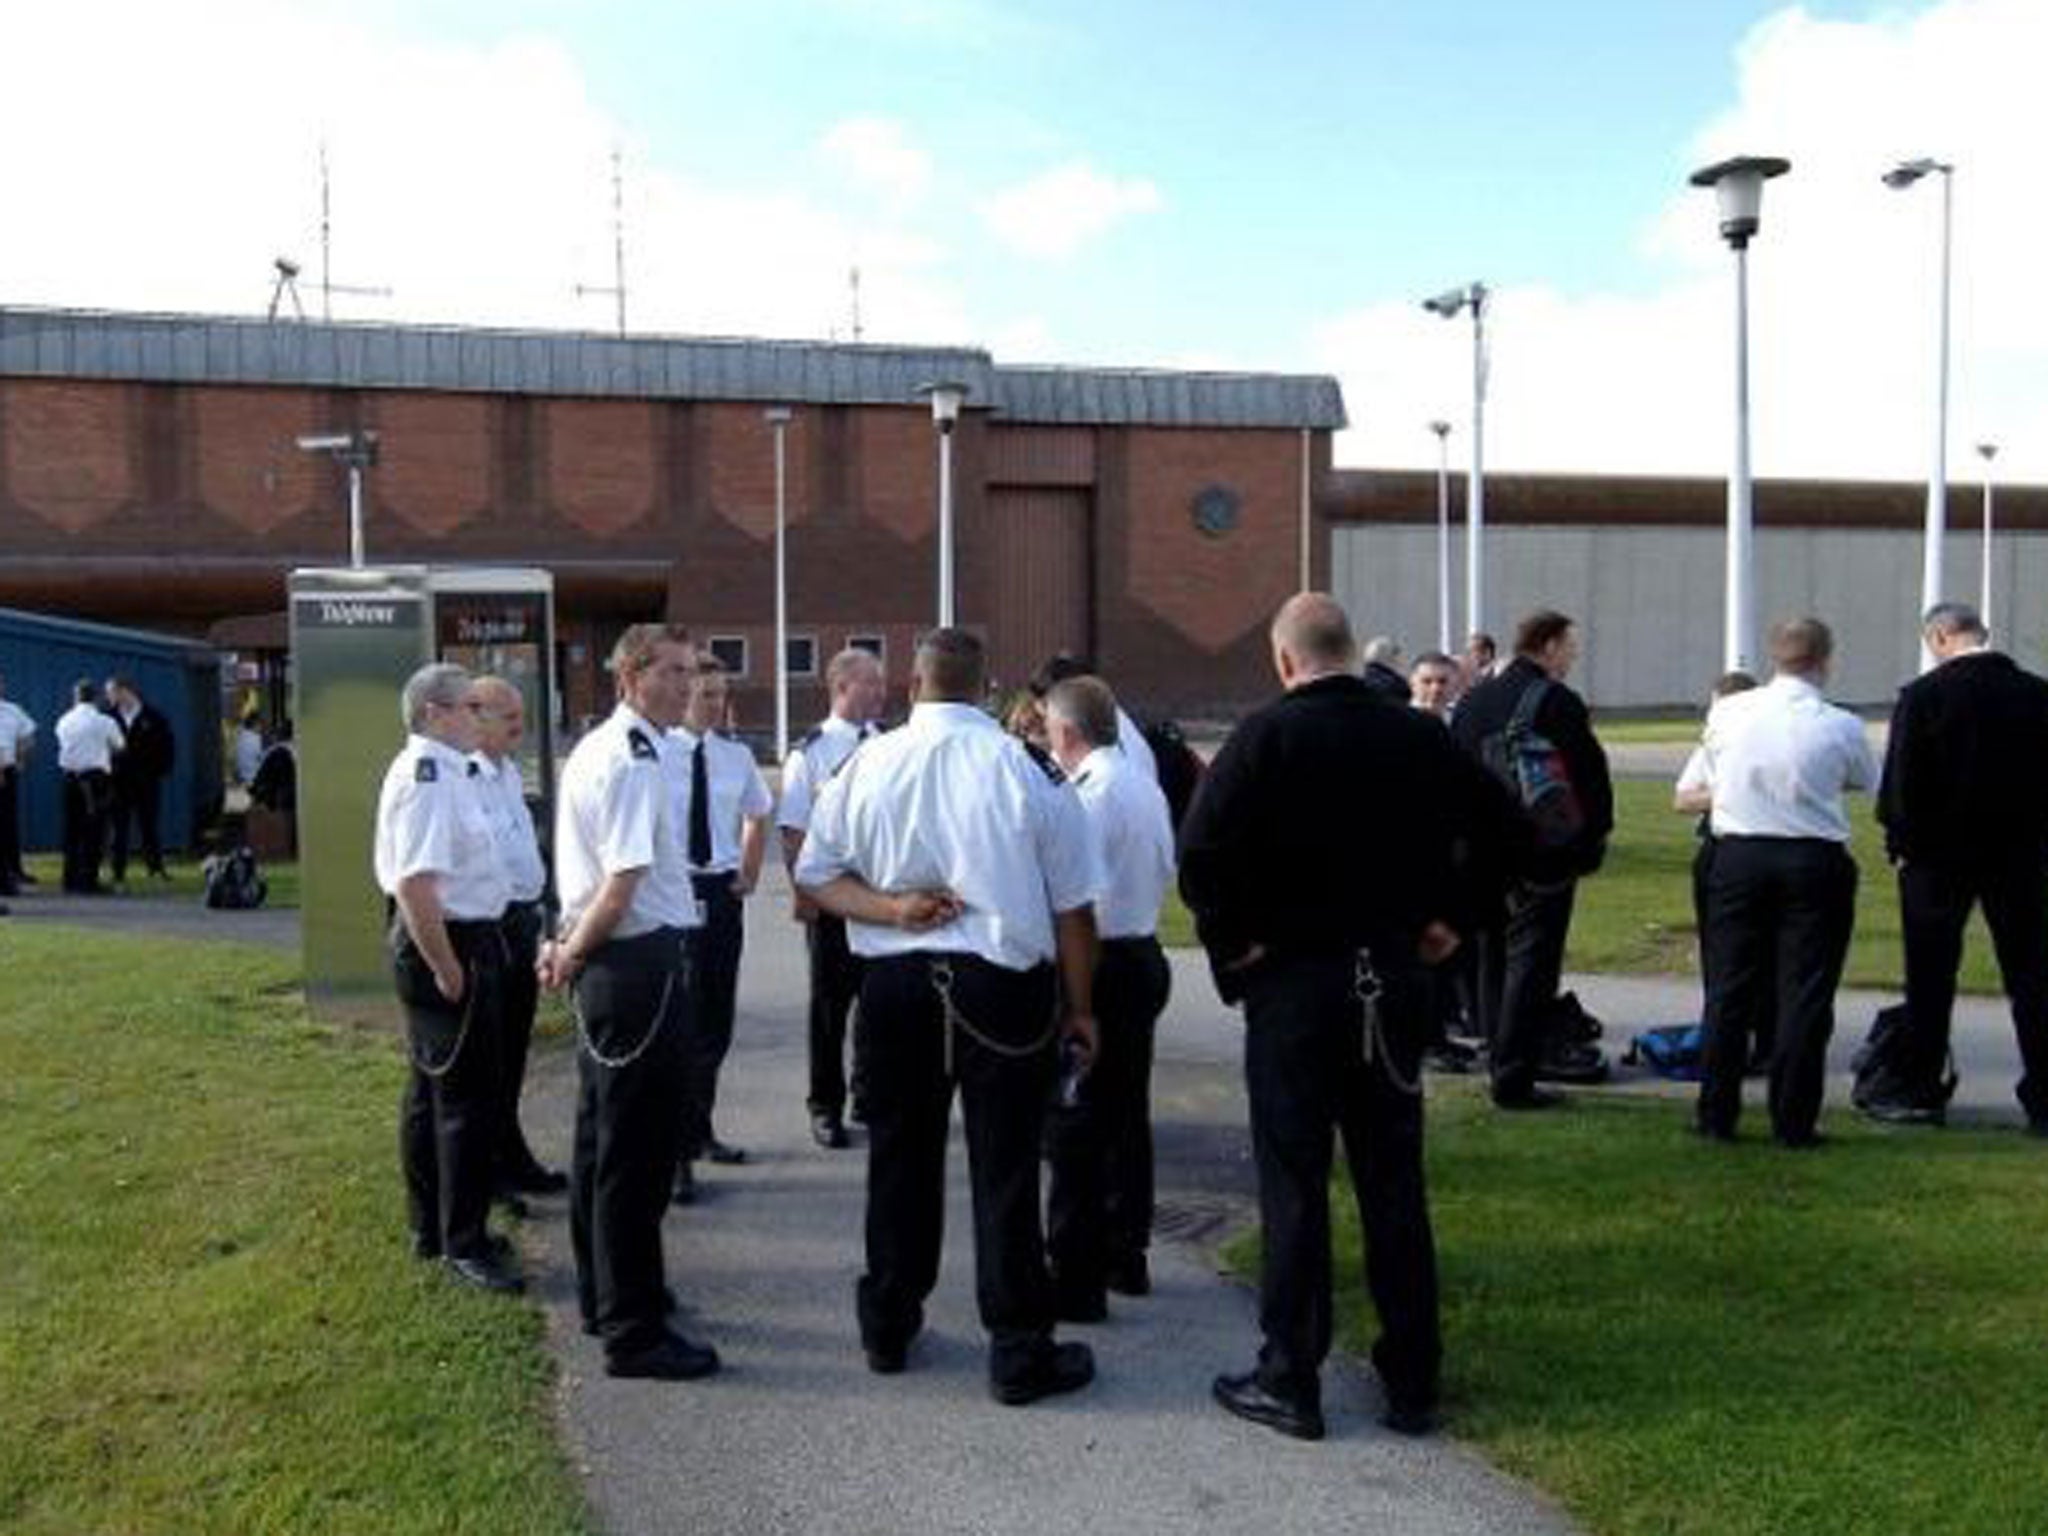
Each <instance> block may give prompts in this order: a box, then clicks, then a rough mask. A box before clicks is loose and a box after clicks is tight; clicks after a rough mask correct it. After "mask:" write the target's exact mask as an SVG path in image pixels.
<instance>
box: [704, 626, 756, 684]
mask: <svg viewBox="0 0 2048 1536" xmlns="http://www.w3.org/2000/svg"><path fill="white" fill-rule="evenodd" d="M709 644H710V647H711V654H712V655H713V656H715V657H717V658H718V664H719V665H720V666H721V667H723V668H725V670H726V672H727V673H729V674H730V675H731V676H733V677H745V676H746V675H747V642H746V639H745V637H744V636H741V635H713V636H712V637H711V639H710V641H709Z"/></svg>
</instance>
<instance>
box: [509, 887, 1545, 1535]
mask: <svg viewBox="0 0 2048 1536" xmlns="http://www.w3.org/2000/svg"><path fill="white" fill-rule="evenodd" d="M782 889H783V888H782V887H781V886H780V885H779V883H778V885H777V887H776V889H775V890H773V891H764V893H763V895H762V897H761V898H759V899H758V900H757V901H755V902H753V903H750V912H749V922H748V931H747V945H748V949H747V959H746V966H745V970H744V972H743V974H742V981H741V1017H740V1023H739V1029H738V1040H737V1041H736V1043H735V1046H734V1049H733V1054H732V1056H731V1057H730V1058H729V1059H728V1061H727V1065H726V1069H725V1075H724V1078H723V1086H722V1089H721V1098H720V1103H719V1111H718V1123H719V1130H720V1133H721V1135H723V1136H724V1137H725V1138H726V1139H727V1140H729V1141H732V1142H735V1143H737V1144H739V1145H742V1146H744V1147H746V1148H747V1149H748V1151H749V1152H750V1154H751V1161H750V1162H749V1163H748V1164H747V1165H746V1166H744V1167H740V1168H732V1169H724V1168H713V1169H707V1170H703V1171H701V1172H700V1178H699V1185H700V1188H701V1190H702V1194H701V1196H700V1200H699V1203H698V1204H697V1205H695V1206H693V1207H691V1208H688V1209H685V1210H672V1211H671V1212H670V1215H669V1219H668V1221H667V1223H666V1234H667V1242H668V1254H669V1274H670V1283H671V1285H672V1286H673V1287H674V1289H675V1290H676V1291H677V1292H678V1294H679V1295H680V1296H681V1297H682V1299H683V1301H684V1303H685V1305H686V1307H687V1309H688V1310H687V1313H686V1315H685V1318H684V1326H685V1327H686V1329H688V1331H690V1332H691V1333H692V1334H694V1335H696V1336H699V1337H702V1338H705V1339H708V1340H710V1341H711V1342H713V1343H715V1344H716V1345H717V1347H718V1350H719V1352H720V1354H721V1355H722V1356H723V1357H724V1360H725V1366H726V1368H725V1370H724V1371H723V1372H722V1373H721V1374H720V1375H719V1376H717V1377H715V1378H713V1379H712V1380H710V1381H708V1382H703V1383H694V1384H686V1385H670V1384H661V1383H648V1382H619V1381H612V1380H610V1379H608V1378H607V1377H606V1376H605V1375H604V1374H603V1370H602V1360H601V1355H600V1353H599V1350H598V1347H597V1345H596V1343H595V1342H594V1341H592V1340H589V1339H586V1338H584V1337H583V1336H582V1334H581V1333H580V1331H579V1329H578V1327H577V1319H576V1313H575V1303H574V1297H573V1295H572V1293H571V1289H570V1284H569V1273H570V1270H569V1262H568V1254H567V1232H566V1227H565V1223H564V1221H563V1219H562V1215H561V1212H560V1210H559V1209H547V1210H545V1211H544V1212H542V1213H540V1215H539V1216H538V1219H536V1220H535V1221H533V1222H531V1223H529V1224H528V1226H527V1228H526V1230H525V1234H524V1237H523V1241H524V1242H525V1245H526V1247H527V1251H528V1255H529V1262H530V1264H531V1266H532V1268H533V1270H534V1271H535V1272H536V1274H537V1275H538V1277H539V1278H540V1281H541V1288H542V1294H543V1297H544V1300H545V1304H546V1309H547V1317H548V1329H549V1335H550V1339H551V1341H552V1343H553V1344H554V1346H555V1348H556V1350H557V1352H558V1353H559V1355H560V1357H561V1359H562V1361H563V1366H564V1376H563V1384H562V1416H563V1421H564V1423H565V1425H566V1432H567V1435H568V1440H569V1444H570V1447H571V1452H572V1454H573V1455H574V1456H575V1458H576V1460H577V1462H578V1464H579V1466H580V1467H581V1469H582V1470H583V1472H584V1475H585V1477H586V1479H587V1484H588V1487H589V1490H590V1497H591V1500H592V1502H593V1504H594V1505H595V1507H596V1509H597V1511H598V1516H599V1518H600V1520H601V1521H602V1522H603V1524H604V1526H605V1527H606V1528H607V1529H608V1530H611V1531H614V1532H620V1533H627V1532H632V1533H638V1532H654V1531H682V1530H688V1531H716V1532H721V1533H732V1536H743V1533H755V1532H760V1533H767V1532H784V1531H799V1532H810V1531H821V1530H822V1531H830V1532H832V1533H835V1536H840V1533H845V1536H864V1533H869V1532H875V1533H881V1532H888V1533H921V1532H948V1533H952V1532H963V1531H965V1532H977V1533H1003V1532H1019V1533H1024V1532H1030V1533H1033V1536H1037V1533H1042V1532H1046V1531H1080V1530H1117V1531H1133V1532H1161V1533H1170V1532H1211V1531H1214V1532H1240V1531H1244V1530H1248V1529H1254V1528H1257V1529H1265V1530H1275V1531H1286V1532H1289V1533H1312V1532H1322V1531H1330V1532H1340V1531H1341V1532H1345V1533H1352V1532H1356V1531H1359V1530H1375V1529H1377V1530H1389V1531H1400V1532H1403V1533H1404V1536H1405V1533H1411V1532H1412V1533H1446V1536H1448V1533H1465V1532H1470V1533H1482V1532H1497V1533H1506V1532H1559V1531H1568V1530H1570V1529H1571V1526H1570V1524H1569V1522H1567V1521H1566V1520H1565V1519H1564V1517H1563V1516H1562V1515H1561V1514H1560V1513H1559V1512H1558V1511H1557V1510H1556V1509H1555V1508H1554V1507H1552V1506H1551V1505H1549V1504H1548V1503H1547V1502H1546V1501H1545V1500H1544V1499H1543V1498H1542V1497H1541V1496H1540V1495H1538V1494H1537V1493H1535V1492H1534V1491H1532V1490H1530V1489H1529V1488H1527V1487H1525V1486H1523V1485H1520V1484H1517V1483H1514V1482H1511V1481H1509V1480H1508V1479H1506V1478H1504V1477H1503V1476H1501V1475H1500V1474H1499V1473H1497V1472H1495V1471H1493V1470H1492V1469H1490V1468H1489V1467H1488V1466H1486V1464H1485V1463H1484V1462H1482V1461H1481V1460H1480V1459H1479V1458H1478V1457H1477V1456H1475V1455H1474V1454H1472V1453H1471V1452H1470V1451H1468V1450H1466V1449H1464V1448H1462V1447H1460V1446H1459V1445H1457V1444H1456V1442H1455V1441H1452V1440H1444V1439H1438V1440H1433V1441H1422V1442H1416V1441H1408V1440H1403V1439H1401V1438H1399V1437H1396V1436H1393V1435H1390V1434H1388V1433H1387V1432H1386V1431H1384V1430H1382V1429H1380V1427H1379V1426H1378V1424H1377V1423H1376V1421H1375V1417H1374V1415H1375V1414H1376V1412H1377V1410H1378V1391H1377V1388H1376V1386H1375V1385H1374V1384H1373V1382H1372V1378H1371V1373H1370V1372H1369V1371H1361V1370H1358V1369H1355V1368H1352V1367H1349V1366H1338V1367H1335V1368H1333V1369H1332V1370H1331V1371H1330V1373H1329V1378H1330V1379H1329V1380H1328V1382H1327V1384H1326V1408H1327V1410H1328V1412H1329V1417H1330V1432H1331V1433H1330V1438H1329V1439H1328V1440H1327V1441H1325V1442H1323V1443H1322V1444H1320V1445H1304V1444H1301V1443H1299V1442H1296V1441H1292V1440H1287V1439H1285V1438H1283V1437H1281V1436H1279V1435H1276V1434H1274V1433H1272V1432H1271V1431H1269V1430H1264V1429H1260V1428H1258V1427H1256V1426H1254V1425H1250V1424H1245V1423H1242V1422H1240V1421H1238V1420H1236V1419H1233V1418H1231V1417H1229V1416H1228V1415H1226V1414H1225V1413H1223V1412H1222V1410H1220V1409H1219V1408H1217V1407H1215V1406H1214V1405H1213V1404H1212V1403H1211V1402H1210V1400H1209V1382H1210V1380H1211V1378H1212V1377H1213V1376H1214V1375H1215V1374H1216V1373H1217V1372H1218V1371H1221V1370H1237V1369H1242V1368H1243V1367H1244V1366H1246V1365H1247V1364H1248V1363H1249V1361H1250V1359H1251V1355H1252V1352H1253V1349H1254V1346H1255V1344H1256V1335H1255V1332H1254V1329H1253V1325H1252V1302H1251V1297H1250V1296H1249V1294H1248V1293H1247V1292H1245V1291H1244V1290H1243V1289H1242V1288H1241V1287H1239V1286H1237V1285H1234V1284H1232V1283H1229V1282H1226V1281H1224V1280H1222V1279H1220V1278H1218V1276H1217V1274H1216V1271H1215V1266H1214V1263H1213V1260H1212V1258H1211V1256H1210V1254H1209V1253H1208V1251H1207V1250H1206V1249H1204V1248H1203V1247H1201V1246H1200V1245H1199V1243H1198V1242H1192V1241H1161V1242H1159V1243H1158V1244H1157V1245H1156V1246H1155V1247H1154V1250H1153V1254H1154V1287H1155V1288H1154V1294H1153V1295H1151V1296H1150V1297H1147V1298H1144V1299H1142V1300H1127V1299H1125V1298H1122V1297H1112V1298H1111V1303H1112V1306H1111V1314H1112V1315H1111V1319H1110V1321H1109V1322H1108V1323H1107V1324H1104V1325H1101V1326H1097V1327H1091V1328H1082V1329H1072V1328H1070V1329H1066V1330H1063V1336H1065V1337H1072V1338H1083V1339H1086V1340H1087V1341H1088V1342H1089V1343H1091V1344H1092V1345H1093V1346H1094V1348H1095V1351H1096V1360H1097V1366H1098V1371H1099V1374H1098V1377H1097V1379H1096V1381H1095V1383H1094V1384H1093V1385H1092V1386H1090V1387H1089V1388H1087V1389H1086V1390H1085V1391H1082V1392H1080V1393H1078V1394H1075V1395H1074V1396H1072V1397H1069V1398H1064V1399H1058V1400H1054V1401H1052V1402H1048V1403H1041V1404H1038V1405H1036V1406H1033V1407H1029V1408H1022V1409H1016V1408H1002V1407H999V1406H997V1405H996V1404H995V1403H994V1402H992V1401H991V1400H990V1398H989V1396H988V1391H987V1385H986V1373H985V1368H984V1362H985V1353H984V1335H983V1333H982V1331H981V1327H980V1325H979V1323H978V1322H977V1320H976V1318H975V1314H974V1304H973V1262H972V1253H971V1246H972V1245H971V1226H970V1223H969V1221H968V1213H967V1206H966V1198H965V1187H966V1167H965V1161H964V1154H963V1151H962V1148H961V1146H960V1143H959V1140H958V1136H957V1132H956V1135H955V1139H954V1144H953V1148H952V1152H951V1155H950V1160H949V1164H948V1191H949V1201H948V1208H947V1218H946V1219H947V1228H946V1238H947V1241H946V1252H945V1260H944V1265H943V1269H942V1272H941V1275H940V1280H939V1285H938V1289H937V1291H936V1292H935V1294H934V1295H933V1298H932V1304H931V1307H930V1321H929V1324H928V1326H927V1328H926V1331H925V1333H924V1334H923V1336H922V1337H921V1338H920V1339H919V1341H918V1342H917V1343H916V1344H915V1345H914V1346H913V1347H912V1350H911V1357H910V1369H909V1370H908V1371H907V1372H906V1373H905V1374H903V1375H901V1376H896V1377H890V1378H886V1379H885V1378H882V1377H877V1376H872V1375H870V1374H869V1373H868V1371H867V1369H866V1366H865V1364H864V1363H863V1360H862V1357H861V1352H860V1347H859V1342H858V1338H857V1335H856V1332H855V1327H854V1317H853V1284H854V1278H855V1276H856V1275H857V1274H858V1272H859V1267H860V1250H861V1237H860V1234H861V1219H862V1180H863V1177H864V1170H865V1163H866V1158H865V1155H864V1153H863V1151H862V1150H860V1147H859V1144H858V1142H857V1143H856V1147H855V1149H854V1150H852V1151H848V1152H825V1151H821V1150H819V1149H818V1148H816V1147H814V1146H813V1145H812V1144H811V1141H810V1138H809V1125H808V1121H807V1118H806V1116H805V1113H804V1105H803V1091H804V1070H803V1062H804V1046H803V967H802V959H803V951H802V946H801V943H800V941H799V939H798V937H797V935H796V932H795V931H794V927H793V925H792V924H791V923H790V922H789V921H788V919H787V916H786V913H787V904H786V897H785V896H784V895H782V894H781V892H782ZM1178 979H1179V981H1180V984H1181V988H1182V998H1183V1002H1182V1004H1181V1006H1180V1007H1179V1008H1178V1009H1177V1010H1176V1013H1177V1015H1180V1014H1188V1013H1197V1012H1203V1011H1206V1012H1209V1013H1217V1012H1220V1009H1219V1008H1218V1006H1217V1004H1216V1003H1215V999H1214V996H1213V994H1211V993H1210V992H1209V991H1208V982H1207V979H1206V977H1203V976H1201V975H1199V973H1198V972H1194V971H1191V970H1189V969H1188V968H1186V967H1183V968H1182V969H1181V971H1180V972H1179V973H1178ZM1162 1039H1163V1041H1164V1042H1165V1043H1164V1044H1163V1045H1162V1057H1163V1058H1164V1060H1163V1062H1162V1069H1161V1073H1160V1082H1159V1095H1158V1097H1159V1101H1160V1102H1159V1108H1158V1115H1159V1120H1160V1135H1159V1140H1160V1146H1161V1152H1162V1175H1161V1186H1162V1196H1163V1199H1164V1202H1165V1207H1166V1208H1165V1211H1164V1213H1163V1214H1164V1217H1165V1225H1166V1226H1168V1227H1169V1228H1171V1229H1173V1230H1175V1231H1177V1232H1180V1233H1183V1234H1185V1235H1186V1236H1187V1237H1190V1238H1195V1239H1200V1238H1206V1237H1210V1236H1214V1235H1217V1233H1218V1231H1219V1229H1220V1227H1221V1226H1222V1225H1223V1223H1224V1221H1225V1219H1226V1218H1227V1219H1229V1220H1232V1221H1234V1220H1235V1219H1236V1218H1237V1217H1238V1216H1239V1215H1241V1214H1242V1213H1243V1210H1244V1200H1245V1197H1246V1195H1247V1193H1248V1191H1249V1188H1250V1174H1249V1163H1248V1160H1247V1153H1246V1147H1245V1142H1244V1136H1243V1129H1242V1128H1243V1124H1244V1119H1243V1107H1242V1097H1241V1093H1240V1090H1239V1089H1238V1086H1237V1075H1236V1071H1235V1069H1234V1067H1233V1066H1231V1065H1228V1064H1227V1061H1228V1058H1229V1053H1228V1052H1227V1051H1226V1050H1225V1049H1224V1045H1225V1037H1224V1035H1223V1034H1222V1033H1221V1032H1220V1031H1214V1030H1212V1031H1211V1037H1210V1038H1206V1039H1204V1038H1202V1037H1198V1038H1197V1039H1195V1040H1193V1041H1191V1042H1189V1043H1190V1045H1191V1046H1192V1047H1193V1048H1192V1049H1191V1050H1189V1051H1186V1052H1183V1051H1182V1050H1181V1049H1180V1045H1181V1039H1180V1035H1179V1033H1178V1026H1177V1024H1174V1025H1169V1026H1168V1027H1167V1028H1166V1029H1165V1030H1164V1031H1163V1033H1162ZM572 1077H573V1064H572V1062H571V1061H570V1059H569V1056H568V1053H567V1052H554V1053H551V1054H550V1056H549V1057H548V1059H547V1061H546V1063H545V1066H544V1069H543V1071H542V1074H541V1076H540V1078H539V1079H538V1080H536V1081H534V1082H532V1083H531V1084H530V1085H529V1089H528V1106H529V1115H530V1118H531V1119H532V1120H533V1122H534V1128H535V1130H536V1132H537V1135H536V1140H537V1141H538V1142H539V1143H540V1145H541V1146H542V1147H543V1149H548V1150H553V1149H559V1148H561V1147H564V1146H566V1144H567V1128H568V1119H569V1115H570V1112H571V1094H570V1084H571V1079H572ZM557 1204H558V1203H557Z"/></svg>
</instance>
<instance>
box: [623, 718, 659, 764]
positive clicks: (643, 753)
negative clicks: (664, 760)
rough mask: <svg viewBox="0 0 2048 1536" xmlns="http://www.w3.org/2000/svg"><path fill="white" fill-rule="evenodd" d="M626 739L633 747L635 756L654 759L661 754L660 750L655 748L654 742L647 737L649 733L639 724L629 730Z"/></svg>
mask: <svg viewBox="0 0 2048 1536" xmlns="http://www.w3.org/2000/svg"><path fill="white" fill-rule="evenodd" d="M626 741H627V744H628V745H630V746H631V747H632V749H633V755H634V756H635V757H643V758H648V759H653V758H657V757H659V756H661V754H660V753H659V752H657V751H655V750H654V743H653V742H651V741H649V740H648V739H647V733H646V732H645V731H643V730H641V729H640V727H639V726H637V725H636V726H632V727H630V728H629V729H628V730H627V732H626Z"/></svg>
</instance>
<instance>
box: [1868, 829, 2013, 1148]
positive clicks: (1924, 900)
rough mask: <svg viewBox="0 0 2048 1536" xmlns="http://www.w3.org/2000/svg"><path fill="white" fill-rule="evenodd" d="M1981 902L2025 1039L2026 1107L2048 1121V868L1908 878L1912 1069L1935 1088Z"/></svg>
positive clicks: (1929, 869)
mask: <svg viewBox="0 0 2048 1536" xmlns="http://www.w3.org/2000/svg"><path fill="white" fill-rule="evenodd" d="M1978 902H1982V903H1983V906H1984V921H1985V924H1986V925H1987V926H1988V927H1989V928H1990V929H1991V943H1992V947H1993V949H1994V950H1995V951H1996V952H1997V954H1998V973H1999V976H2000V978H2001V979H2002V980H2003V981H2004V983H2005V995H2006V997H2007V999H2009V1000H2010V1002H2011V1003H2012V1022H2013V1028H2014V1030H2015V1031H2016V1032H2017V1034H2018V1035H2019V1045H2020V1067H2021V1074H2022V1075H2021V1077H2020V1082H2019V1090H2018V1091H2019V1101H2020V1107H2021V1108H2022V1109H2024V1110H2025V1111H2026V1112H2027V1118H2028V1119H2030V1120H2036V1121H2038V1120H2043V1119H2048V870H2044V869H2043V868H2042V867H2041V865H2040V863H2039V861H2038V860H2034V859H2018V860H2014V861H2012V862H2010V863H2003V864H1987V865H1984V866H1981V867H1979V868H1976V869H1961V868H1947V869H1941V868H1936V867H1934V866H1933V865H1929V864H1916V863H1909V864H1907V865H1905V866H1903V867H1902V868H1901V869H1900V870H1899V914H1900V916H1901V918H1902V919H1903V920H1904V925H1905V938H1906V1017H1907V1027H1908V1029H1909V1031H1910V1034H1909V1037H1908V1038H1909V1040H1910V1045H1909V1054H1908V1070H1909V1071H1911V1072H1912V1073H1913V1080H1914V1081H1918V1082H1932V1081H1934V1079H1935V1077H1936V1075H1937V1074H1938V1073H1939V1072H1940V1071H1941V1067H1942V1062H1943V1059H1944V1057H1945V1056H1946V1055H1947V1052H1948V1042H1949V1027H1950V1024H1951V1021H1952V1019H1951V1016H1952V1014H1953V1011H1954V1008H1955V1000H1956V967H1957V966H1958V965H1960V964H1961V963H1962V958H1963V926H1964V924H1965V923H1967V922H1968V921H1969V916H1970V908H1971V906H1972V905H1973V904H1975V903H1978Z"/></svg>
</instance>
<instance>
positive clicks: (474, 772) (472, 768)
mask: <svg viewBox="0 0 2048 1536" xmlns="http://www.w3.org/2000/svg"><path fill="white" fill-rule="evenodd" d="M483 771H484V770H483V765H482V764H481V763H471V764H470V765H469V776H470V777H471V778H472V779H474V778H478V777H480V776H481V775H482V773H483Z"/></svg>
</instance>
